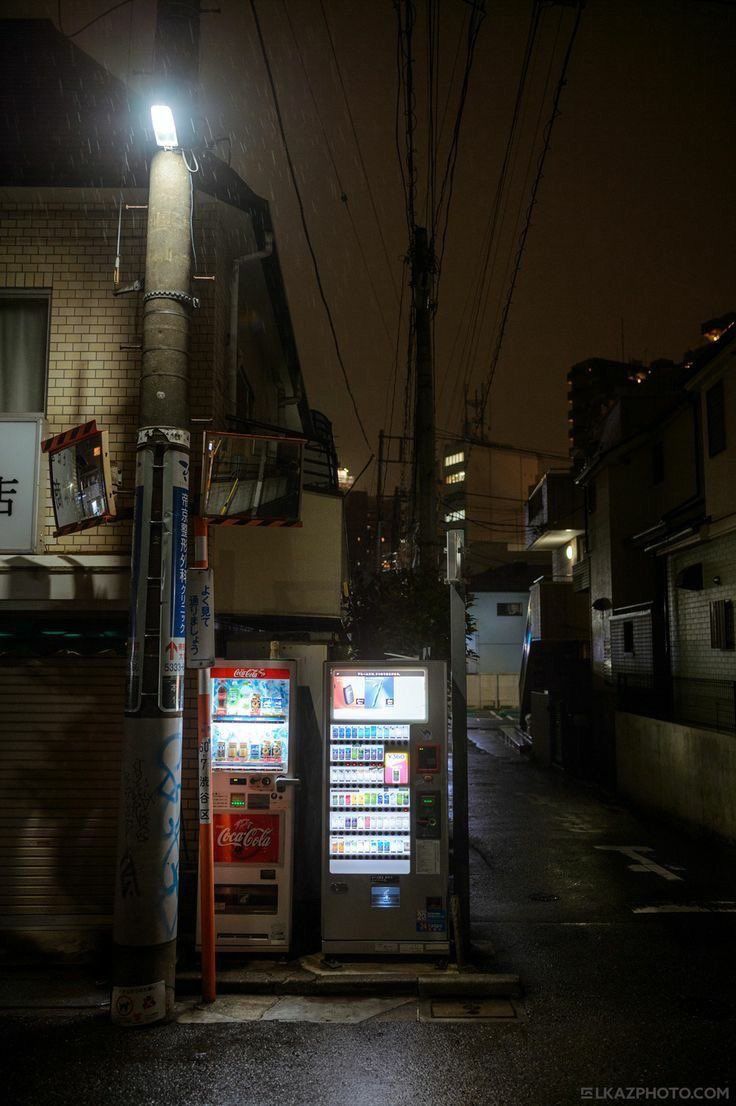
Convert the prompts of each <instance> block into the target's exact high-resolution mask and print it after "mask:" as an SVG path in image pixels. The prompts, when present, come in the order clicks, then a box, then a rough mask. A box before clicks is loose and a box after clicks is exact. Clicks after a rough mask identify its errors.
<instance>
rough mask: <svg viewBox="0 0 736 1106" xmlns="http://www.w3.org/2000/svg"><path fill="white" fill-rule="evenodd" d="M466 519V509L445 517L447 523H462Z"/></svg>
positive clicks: (452, 512)
mask: <svg viewBox="0 0 736 1106" xmlns="http://www.w3.org/2000/svg"><path fill="white" fill-rule="evenodd" d="M464 518H465V508H464V507H463V508H462V510H460V511H450V513H449V514H447V515H445V522H461V521H462V520H463V519H464Z"/></svg>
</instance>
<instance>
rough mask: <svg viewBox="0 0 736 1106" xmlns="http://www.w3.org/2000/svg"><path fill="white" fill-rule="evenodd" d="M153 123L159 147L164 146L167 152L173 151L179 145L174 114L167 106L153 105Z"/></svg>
mask: <svg viewBox="0 0 736 1106" xmlns="http://www.w3.org/2000/svg"><path fill="white" fill-rule="evenodd" d="M151 122H152V123H153V133H154V134H155V136H156V145H157V146H163V148H164V149H165V150H172V149H173V148H174V147H175V146H178V145H179V141H178V139H177V137H176V124H175V123H174V113H173V111H172V110H171V108H170V107H169V106H168V105H167V104H153V105H152V106H151Z"/></svg>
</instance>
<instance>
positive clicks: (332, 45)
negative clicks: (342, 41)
mask: <svg viewBox="0 0 736 1106" xmlns="http://www.w3.org/2000/svg"><path fill="white" fill-rule="evenodd" d="M319 6H320V11H321V12H322V19H323V20H324V24H325V30H326V31H327V37H328V39H329V40H330V50H331V52H332V58H333V61H334V62H335V69H336V70H337V77H338V80H339V81H340V88H341V90H342V97H343V100H344V101H345V108H346V111H347V113H348V119H349V121H350V129H351V131H352V132H353V138H354V140H355V148H356V150H357V151H358V160H359V161H360V167H361V169H362V170H363V178H364V180H365V185H366V188H367V190H368V197H369V199H370V202H371V208H372V210H373V215H374V218H375V220H376V227H377V228H378V236H379V238H380V239H381V245H382V246H383V255H384V257H385V258H386V265H387V267H388V273H389V277H390V279H391V285H392V287H393V290H394V295H395V296H396V301H397V303H398V300H399V290H398V288H397V287H396V279H395V277H394V271H393V268H392V265H391V259H390V257H389V254H388V248H387V246H386V239H385V237H384V234H383V227H382V226H381V220H380V218H379V215H378V209H377V207H376V201H375V199H374V196H373V189H372V188H371V182H370V178H369V177H368V170H367V168H366V164H365V160H364V158H363V150H362V148H361V145H360V140H359V138H358V131H357V129H356V126H355V120H354V119H353V112H352V110H351V107H350V100H349V99H348V93H347V89H346V87H345V81H344V80H343V76H342V69H341V67H340V62H339V61H338V57H337V51H336V50H335V42H334V39H333V37H332V31H331V30H330V24H329V21H328V19H327V12H326V11H325V6H324V3H323V2H322V0H319Z"/></svg>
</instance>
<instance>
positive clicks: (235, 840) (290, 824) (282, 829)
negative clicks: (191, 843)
mask: <svg viewBox="0 0 736 1106" xmlns="http://www.w3.org/2000/svg"><path fill="white" fill-rule="evenodd" d="M210 674H211V691H212V722H211V725H212V744H211V748H212V821H213V838H214V861H215V935H216V936H215V946H216V948H217V949H218V951H227V950H231V951H242V950H244V949H254V950H265V949H268V950H272V951H286V950H287V949H288V947H289V944H290V941H291V924H292V885H293V881H292V869H293V842H294V802H295V796H294V788H293V784H294V783H295V782H298V781H295V779H294V753H295V749H294V746H295V740H294V733H295V725H294V717H295V703H296V661H287V660H279V661H271V662H266V663H265V664H264V662H263V661H218V662H216V664H215V667H214V668H212V669H211V673H210ZM199 939H200V917H199V910H198V913H197V943H198V944H199Z"/></svg>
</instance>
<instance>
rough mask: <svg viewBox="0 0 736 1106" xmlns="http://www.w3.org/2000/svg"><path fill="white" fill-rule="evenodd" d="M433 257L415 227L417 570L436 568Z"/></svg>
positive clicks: (424, 236) (420, 229)
mask: <svg viewBox="0 0 736 1106" xmlns="http://www.w3.org/2000/svg"><path fill="white" fill-rule="evenodd" d="M433 268H434V256H433V254H432V250H431V248H430V244H429V241H428V239H427V231H426V228H425V227H414V241H413V243H412V250H411V286H412V292H413V302H412V306H413V311H414V333H415V342H416V373H415V380H416V391H415V404H414V472H413V493H414V511H415V516H416V524H417V530H416V534H417V537H416V562H417V566H418V567H419V568H420V569H431V568H434V569H436V568H437V562H438V545H437V468H436V457H435V437H434V373H433V368H432V305H431V294H430V293H431V288H432V271H433Z"/></svg>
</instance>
